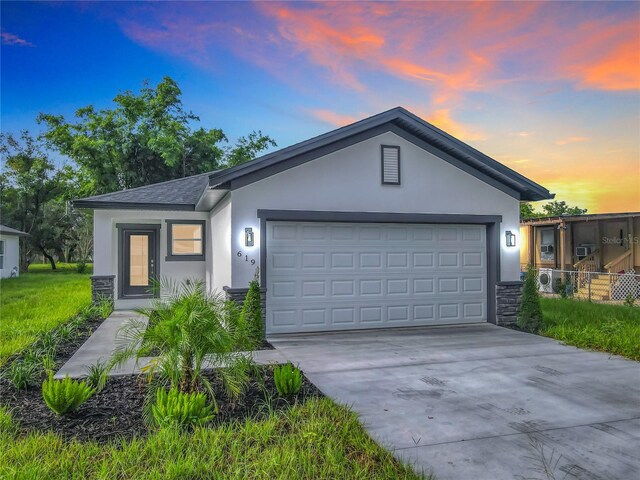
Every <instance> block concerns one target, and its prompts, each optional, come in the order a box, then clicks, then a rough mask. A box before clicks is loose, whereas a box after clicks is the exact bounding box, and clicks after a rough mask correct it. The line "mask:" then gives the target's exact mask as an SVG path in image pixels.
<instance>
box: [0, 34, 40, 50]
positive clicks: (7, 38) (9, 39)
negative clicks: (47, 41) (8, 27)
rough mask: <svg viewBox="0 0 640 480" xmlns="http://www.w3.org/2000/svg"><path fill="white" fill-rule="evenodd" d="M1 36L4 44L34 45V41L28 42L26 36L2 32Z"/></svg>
mask: <svg viewBox="0 0 640 480" xmlns="http://www.w3.org/2000/svg"><path fill="white" fill-rule="evenodd" d="M0 37H1V38H2V44H3V45H16V46H19V47H33V46H34V45H33V43H31V42H28V41H27V40H25V39H24V38H21V37H19V36H18V35H15V34H13V33H9V32H2V33H0Z"/></svg>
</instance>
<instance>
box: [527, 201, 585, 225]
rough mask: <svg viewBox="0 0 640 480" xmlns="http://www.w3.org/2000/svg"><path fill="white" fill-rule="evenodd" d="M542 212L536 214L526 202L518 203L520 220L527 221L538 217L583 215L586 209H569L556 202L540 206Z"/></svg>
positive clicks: (566, 205)
mask: <svg viewBox="0 0 640 480" xmlns="http://www.w3.org/2000/svg"><path fill="white" fill-rule="evenodd" d="M541 208H542V212H537V211H535V210H534V207H533V205H531V204H530V203H528V202H522V203H520V220H527V219H529V218H540V217H560V216H562V215H584V214H585V213H587V209H586V208H580V207H577V206H575V207H571V206H569V205H568V204H567V202H565V201H564V200H562V201H556V200H554V201H553V202H549V203H546V204H545V205H542V207H541Z"/></svg>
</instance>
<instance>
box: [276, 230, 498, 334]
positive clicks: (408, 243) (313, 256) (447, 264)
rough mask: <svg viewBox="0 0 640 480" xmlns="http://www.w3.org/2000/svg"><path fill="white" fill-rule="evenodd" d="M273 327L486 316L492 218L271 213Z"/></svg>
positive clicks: (343, 327) (337, 327)
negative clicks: (444, 220)
mask: <svg viewBox="0 0 640 480" xmlns="http://www.w3.org/2000/svg"><path fill="white" fill-rule="evenodd" d="M267 252H268V253H267V255H268V258H267V333H272V334H277V333H294V332H312V331H328V330H349V329H358V328H378V327H393V326H398V327H400V326H403V327H404V326H418V325H440V324H451V323H471V322H485V321H486V319H487V273H486V272H487V261H486V235H485V227H484V226H483V225H414V224H361V223H313V222H309V223H307V222H267Z"/></svg>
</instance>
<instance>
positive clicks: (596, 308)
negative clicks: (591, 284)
mask: <svg viewBox="0 0 640 480" xmlns="http://www.w3.org/2000/svg"><path fill="white" fill-rule="evenodd" d="M540 303H541V305H542V314H543V317H544V327H543V330H542V332H541V333H542V334H543V335H545V336H547V337H553V338H556V339H558V340H561V341H563V342H565V343H567V344H569V345H575V346H576V347H580V348H591V349H594V350H601V351H603V352H608V353H613V354H616V355H622V356H625V357H627V358H630V359H632V360H640V308H637V307H629V306H625V305H605V304H599V303H590V302H582V301H576V300H570V299H561V298H541V299H540Z"/></svg>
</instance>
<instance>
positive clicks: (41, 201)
mask: <svg viewBox="0 0 640 480" xmlns="http://www.w3.org/2000/svg"><path fill="white" fill-rule="evenodd" d="M0 153H1V154H2V158H3V161H4V168H3V171H2V174H1V175H0V205H1V206H2V212H1V213H2V222H3V223H4V224H7V225H9V226H12V227H14V228H17V229H18V230H22V231H23V232H26V233H28V234H29V237H27V238H26V239H22V245H23V246H22V249H21V252H20V256H21V258H20V268H21V269H22V270H25V269H26V267H27V265H28V261H29V257H30V255H31V253H32V252H33V251H34V250H35V251H37V252H39V253H41V254H42V255H44V256H45V257H46V258H47V259H48V260H49V262H50V263H51V266H52V268H54V269H55V260H54V257H53V256H54V254H56V253H59V252H60V253H61V252H62V250H63V249H64V248H65V243H66V242H67V241H68V240H69V239H70V238H71V237H70V235H71V232H72V231H73V227H74V225H75V224H76V223H77V222H79V221H82V220H81V219H79V218H77V217H72V216H70V215H69V214H68V209H67V206H66V204H65V201H66V200H67V199H68V198H69V196H70V195H72V194H73V192H74V191H75V185H76V184H77V182H76V181H75V178H74V175H73V170H72V169H70V167H63V168H61V169H56V168H55V166H54V165H53V163H52V162H51V160H50V159H49V156H48V154H47V152H46V150H45V148H44V145H43V144H42V142H41V141H39V140H38V139H37V138H34V137H33V136H32V135H31V134H30V133H29V132H27V131H23V132H22V133H21V135H20V137H15V136H13V135H11V134H7V135H5V134H2V135H0Z"/></svg>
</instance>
